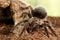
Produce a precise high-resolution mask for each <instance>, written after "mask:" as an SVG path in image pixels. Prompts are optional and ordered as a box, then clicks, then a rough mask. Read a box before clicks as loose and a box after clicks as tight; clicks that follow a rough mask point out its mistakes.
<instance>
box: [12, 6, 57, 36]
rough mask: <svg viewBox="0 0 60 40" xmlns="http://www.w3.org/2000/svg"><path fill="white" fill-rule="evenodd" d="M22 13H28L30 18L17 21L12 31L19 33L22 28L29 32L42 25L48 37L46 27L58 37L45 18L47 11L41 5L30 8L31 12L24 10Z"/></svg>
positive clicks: (21, 31)
mask: <svg viewBox="0 0 60 40" xmlns="http://www.w3.org/2000/svg"><path fill="white" fill-rule="evenodd" d="M24 15H28V16H29V17H30V18H29V19H26V20H24V21H21V22H19V23H18V24H17V25H16V26H15V28H14V29H13V33H19V34H20V35H21V34H22V33H23V31H24V30H27V32H28V33H30V32H33V31H37V30H39V29H40V28H41V27H43V28H44V29H45V32H46V35H47V36H48V37H49V34H48V30H47V27H48V28H49V29H50V30H51V32H52V33H53V34H54V35H55V36H56V37H58V36H57V34H56V32H55V30H54V29H53V27H52V24H51V23H50V21H48V20H47V19H46V16H47V12H46V11H45V9H44V8H43V7H36V8H35V9H33V10H32V14H29V13H26V12H24V13H23V14H22V16H24ZM19 26H20V27H19Z"/></svg>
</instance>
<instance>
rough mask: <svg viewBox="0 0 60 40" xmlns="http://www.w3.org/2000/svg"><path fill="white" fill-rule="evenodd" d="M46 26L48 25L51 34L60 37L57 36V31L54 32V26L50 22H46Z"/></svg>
mask: <svg viewBox="0 0 60 40" xmlns="http://www.w3.org/2000/svg"><path fill="white" fill-rule="evenodd" d="M45 24H46V25H47V27H48V28H49V29H50V30H51V32H52V33H53V34H54V35H55V36H56V37H58V35H57V34H56V31H55V30H54V28H53V26H52V24H51V23H50V22H49V21H45Z"/></svg>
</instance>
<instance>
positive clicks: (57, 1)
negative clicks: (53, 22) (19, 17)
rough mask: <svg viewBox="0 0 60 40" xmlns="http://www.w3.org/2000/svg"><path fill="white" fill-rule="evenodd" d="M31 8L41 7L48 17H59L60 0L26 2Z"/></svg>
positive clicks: (28, 0)
mask: <svg viewBox="0 0 60 40" xmlns="http://www.w3.org/2000/svg"><path fill="white" fill-rule="evenodd" d="M26 1H27V3H29V4H30V5H32V6H33V7H35V6H38V5H42V6H43V7H45V8H46V9H47V12H48V15H49V16H60V0H26Z"/></svg>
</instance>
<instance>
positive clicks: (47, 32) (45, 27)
mask: <svg viewBox="0 0 60 40" xmlns="http://www.w3.org/2000/svg"><path fill="white" fill-rule="evenodd" d="M44 29H45V32H46V35H47V37H49V33H48V30H47V28H46V27H44Z"/></svg>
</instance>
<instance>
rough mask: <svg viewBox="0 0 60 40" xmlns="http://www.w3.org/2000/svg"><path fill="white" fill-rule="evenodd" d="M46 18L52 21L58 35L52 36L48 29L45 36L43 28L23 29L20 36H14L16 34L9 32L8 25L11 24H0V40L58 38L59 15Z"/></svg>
mask: <svg viewBox="0 0 60 40" xmlns="http://www.w3.org/2000/svg"><path fill="white" fill-rule="evenodd" d="M48 20H50V21H51V22H52V24H53V27H54V28H55V31H56V33H57V35H58V37H56V36H54V34H52V32H50V31H49V37H47V36H46V35H45V31H44V29H40V30H38V31H35V32H32V33H27V32H26V31H24V32H23V34H22V35H21V36H20V37H16V35H14V34H13V33H10V32H9V30H10V29H11V27H9V26H11V25H2V24H0V40H60V27H59V26H60V17H48ZM13 38H14V39H13ZM16 38H17V39H16Z"/></svg>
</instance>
